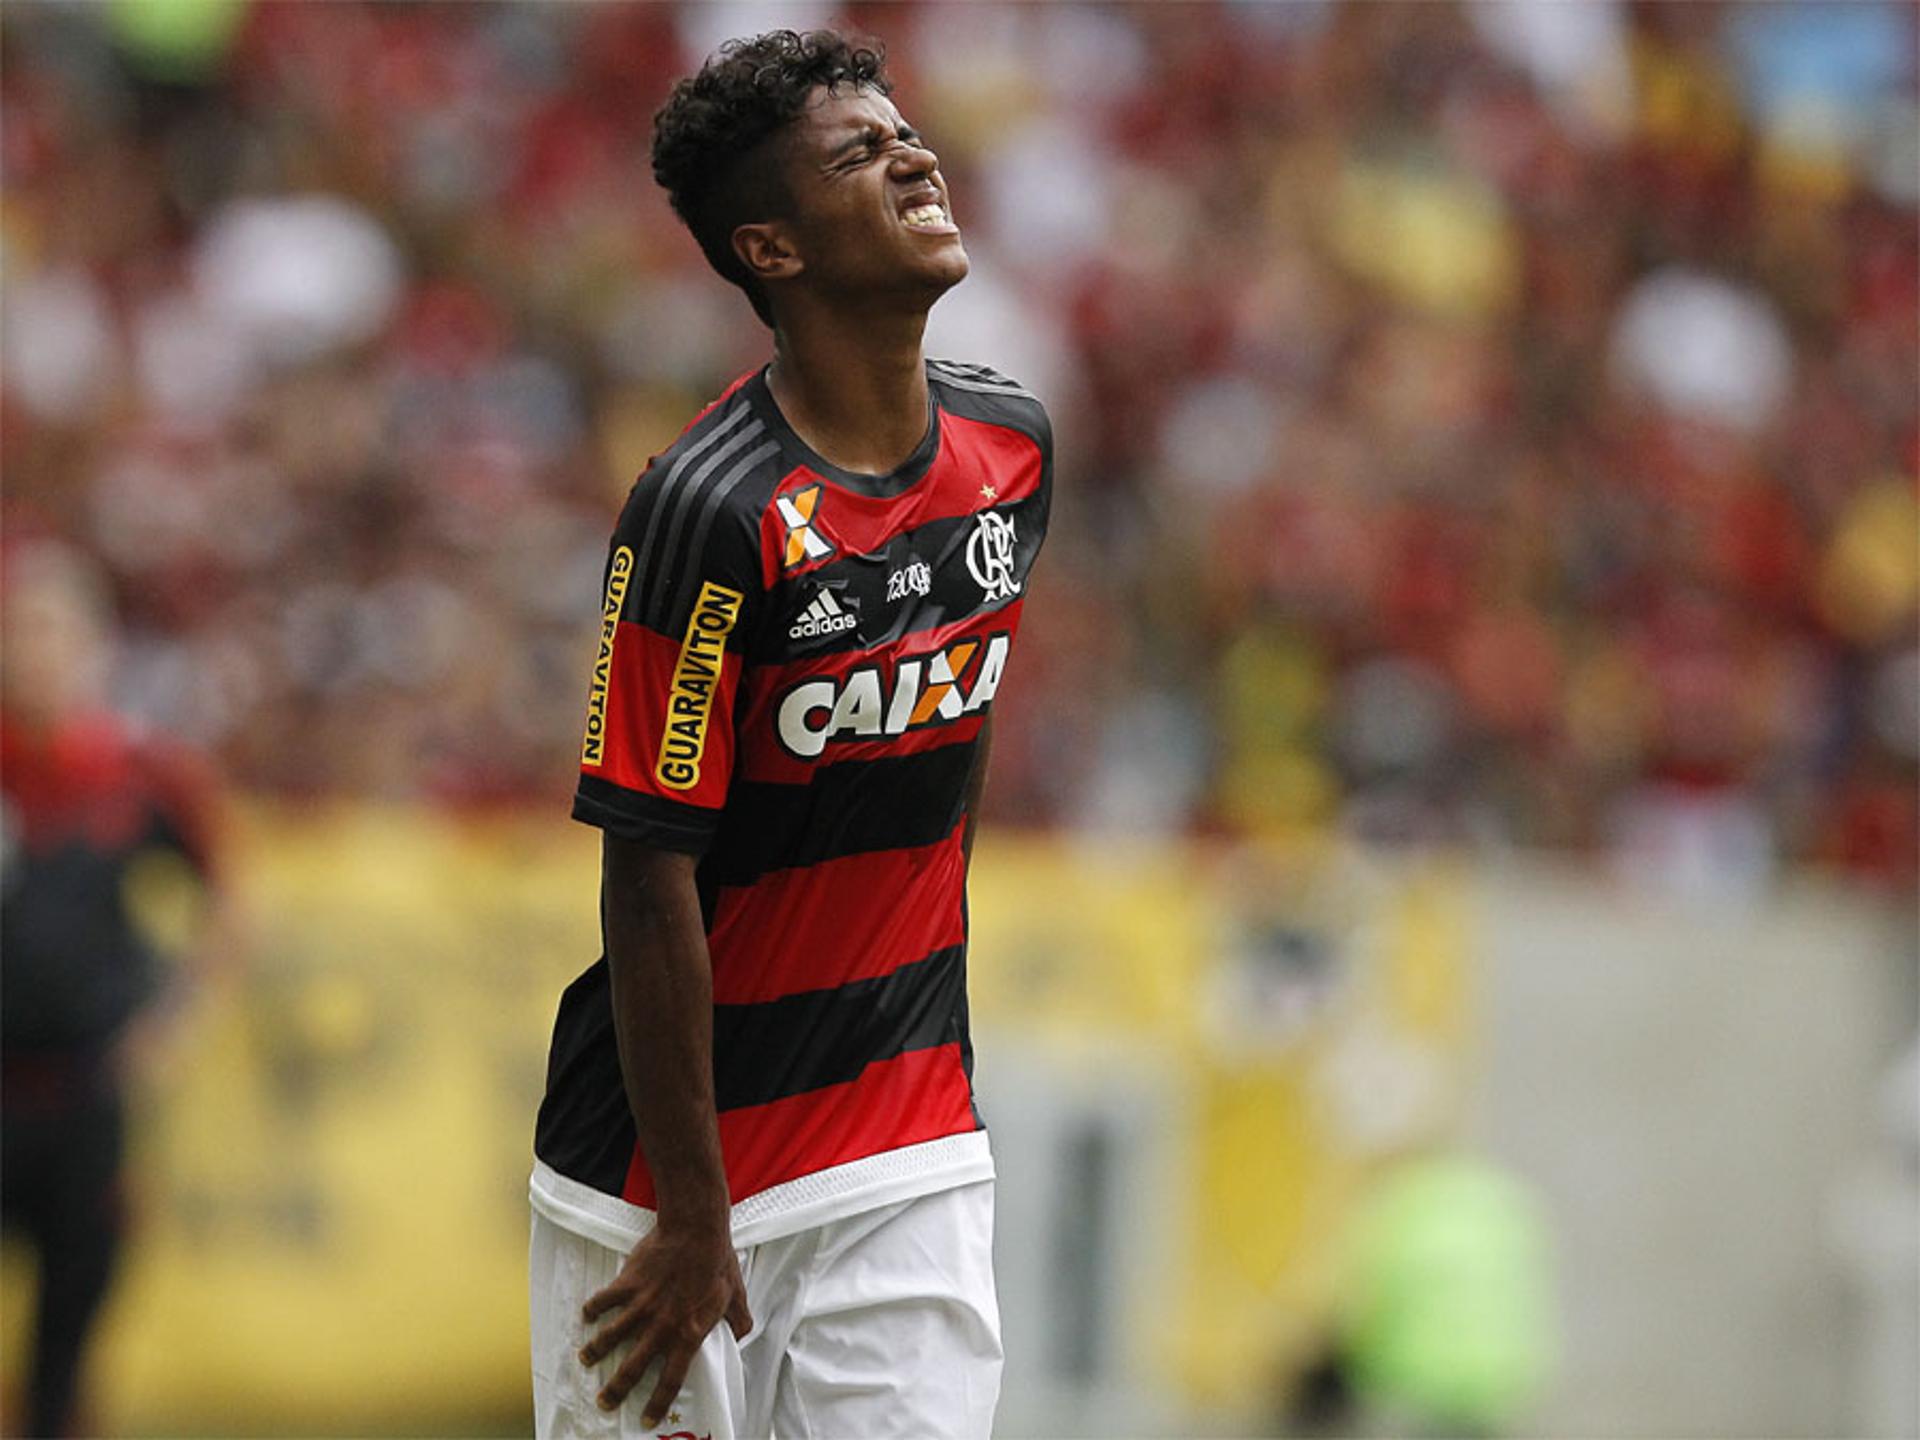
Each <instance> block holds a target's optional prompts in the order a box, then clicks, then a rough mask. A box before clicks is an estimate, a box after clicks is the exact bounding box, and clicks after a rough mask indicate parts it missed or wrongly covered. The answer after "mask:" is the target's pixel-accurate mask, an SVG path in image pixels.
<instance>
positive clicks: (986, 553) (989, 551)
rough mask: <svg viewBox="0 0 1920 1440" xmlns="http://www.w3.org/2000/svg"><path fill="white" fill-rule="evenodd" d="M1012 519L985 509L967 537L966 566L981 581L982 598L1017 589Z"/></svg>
mask: <svg viewBox="0 0 1920 1440" xmlns="http://www.w3.org/2000/svg"><path fill="white" fill-rule="evenodd" d="M1014 539H1015V537H1014V533H1013V521H1011V520H1009V519H1007V518H1006V516H1004V515H998V514H995V513H994V512H993V511H991V510H988V511H985V512H983V513H982V514H981V516H980V520H979V523H978V524H977V525H975V526H974V528H973V534H972V535H970V536H968V537H967V569H968V570H970V571H972V572H973V578H974V579H976V580H978V581H979V582H980V589H981V592H982V593H981V598H982V599H983V600H1008V599H1011V598H1012V597H1013V596H1015V595H1018V594H1019V593H1020V582H1019V581H1018V580H1016V579H1014V578H1013V546H1014Z"/></svg>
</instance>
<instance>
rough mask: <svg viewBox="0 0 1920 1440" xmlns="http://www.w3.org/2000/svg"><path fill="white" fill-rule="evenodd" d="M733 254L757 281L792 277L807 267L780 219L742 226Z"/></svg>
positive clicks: (739, 229) (739, 228)
mask: <svg viewBox="0 0 1920 1440" xmlns="http://www.w3.org/2000/svg"><path fill="white" fill-rule="evenodd" d="M733 253H734V254H735V255H737V256H739V257H740V263H741V264H742V265H744V266H746V267H747V272H748V273H749V274H751V275H752V276H753V277H754V278H755V279H756V280H761V281H767V280H791V279H792V278H793V277H794V276H796V275H798V274H799V273H800V272H801V271H802V270H803V269H805V268H806V266H805V263H804V262H803V261H802V260H801V259H800V252H799V251H798V250H796V249H795V248H794V245H793V238H792V236H790V235H789V234H788V233H787V229H786V226H784V225H782V224H781V223H780V222H779V221H778V220H766V221H758V222H756V223H754V224H751V225H741V226H739V227H737V228H736V229H735V230H734V232H733Z"/></svg>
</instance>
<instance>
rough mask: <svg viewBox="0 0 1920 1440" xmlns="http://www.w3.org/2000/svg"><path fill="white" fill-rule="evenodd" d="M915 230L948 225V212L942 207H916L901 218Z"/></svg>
mask: <svg viewBox="0 0 1920 1440" xmlns="http://www.w3.org/2000/svg"><path fill="white" fill-rule="evenodd" d="M900 218H901V219H903V220H905V221H906V222H907V224H908V225H910V226H912V227H914V228H915V229H924V228H926V227H929V226H933V225H944V224H946V223H947V212H946V208H945V207H944V206H940V205H916V206H914V207H913V209H911V210H909V211H907V212H906V213H905V214H904V215H902V216H901V217H900Z"/></svg>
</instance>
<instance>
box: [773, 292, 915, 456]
mask: <svg viewBox="0 0 1920 1440" xmlns="http://www.w3.org/2000/svg"><path fill="white" fill-rule="evenodd" d="M926 328H927V315H926V311H924V310H916V311H910V312H907V313H904V314H901V313H894V314H886V315H872V314H865V315H854V316H848V315H845V314H818V313H813V312H811V311H809V310H806V309H804V308H802V309H800V313H798V314H793V315H788V314H782V315H781V316H780V326H779V328H778V329H777V330H775V331H774V340H773V364H772V366H771V367H770V368H769V369H768V371H767V386H768V388H769V389H770V390H772V392H773V398H774V402H775V403H776V404H778V405H779V407H780V413H781V414H782V415H784V416H786V418H787V423H788V424H789V425H791V426H792V427H793V429H794V433H795V434H797V435H799V437H800V438H801V439H802V440H804V441H806V442H807V444H808V445H810V446H812V447H813V449H814V450H815V451H816V452H817V453H818V454H819V455H821V456H822V457H823V458H825V459H827V460H830V461H832V462H833V463H834V464H835V465H838V466H840V467H841V468H842V469H844V470H852V471H856V472H858V473H861V474H868V475H885V474H887V473H888V472H889V471H892V470H897V469H898V468H899V467H900V466H901V465H902V464H903V463H904V462H905V461H906V459H907V457H908V456H910V455H911V454H913V452H914V451H915V450H916V449H918V448H919V446H920V442H921V441H922V440H924V439H925V438H926V434H927V372H926V367H925V364H924V362H923V360H922V357H921V351H920V340H921V336H922V334H923V333H924V332H925V330H926Z"/></svg>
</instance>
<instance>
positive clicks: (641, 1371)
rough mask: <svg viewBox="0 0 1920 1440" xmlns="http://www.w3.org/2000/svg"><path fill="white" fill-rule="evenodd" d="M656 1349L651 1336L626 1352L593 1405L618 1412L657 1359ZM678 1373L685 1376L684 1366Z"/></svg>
mask: <svg viewBox="0 0 1920 1440" xmlns="http://www.w3.org/2000/svg"><path fill="white" fill-rule="evenodd" d="M657 1349H658V1346H657V1342H656V1341H655V1340H654V1338H653V1337H652V1336H651V1335H649V1336H647V1337H646V1338H644V1339H642V1340H641V1341H640V1342H639V1343H638V1344H636V1345H635V1346H634V1347H633V1349H632V1350H630V1351H628V1352H627V1358H626V1359H625V1360H623V1361H621V1362H620V1368H619V1369H617V1370H615V1371H614V1372H613V1374H612V1376H611V1377H610V1378H609V1379H608V1380H607V1383H606V1384H605V1385H602V1386H601V1387H600V1393H599V1394H598V1395H596V1396H595V1397H594V1403H595V1404H596V1405H598V1406H599V1407H600V1408H601V1409H602V1410H618V1409H619V1408H620V1405H621V1402H622V1401H624V1400H625V1399H626V1398H627V1395H628V1393H629V1392H630V1391H632V1389H633V1387H634V1386H636V1385H638V1384H639V1383H640V1380H641V1378H642V1377H643V1376H644V1375H645V1374H646V1373H647V1367H648V1366H650V1365H651V1364H653V1362H654V1361H655V1359H657V1358H658V1356H657V1355H656V1353H655V1352H656V1350H657ZM680 1373H681V1374H682V1375H683V1376H684V1375H685V1374H686V1367H685V1366H684V1365H683V1366H681V1369H680ZM656 1388H657V1387H656ZM677 1388H678V1387H676V1389H677ZM644 1423H645V1424H647V1425H649V1426H651V1425H652V1424H653V1421H652V1420H651V1419H649V1420H647V1421H645V1422H644Z"/></svg>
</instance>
